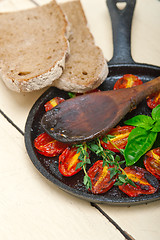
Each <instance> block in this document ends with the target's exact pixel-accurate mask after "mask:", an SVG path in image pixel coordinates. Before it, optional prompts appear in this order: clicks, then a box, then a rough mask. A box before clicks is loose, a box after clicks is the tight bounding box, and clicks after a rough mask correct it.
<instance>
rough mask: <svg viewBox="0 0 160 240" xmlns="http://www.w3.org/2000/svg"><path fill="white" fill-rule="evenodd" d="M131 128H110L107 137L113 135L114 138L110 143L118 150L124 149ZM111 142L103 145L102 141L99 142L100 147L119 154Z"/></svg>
mask: <svg viewBox="0 0 160 240" xmlns="http://www.w3.org/2000/svg"><path fill="white" fill-rule="evenodd" d="M133 128H135V127H133V126H123V127H121V126H117V127H115V128H112V129H111V130H110V131H109V132H108V134H107V135H113V136H115V137H114V138H112V139H111V140H110V141H111V142H112V143H113V144H114V145H115V146H116V147H118V148H119V149H124V148H125V146H126V145H127V141H128V136H129V134H130V132H131V131H132V130H133ZM111 142H109V141H108V142H107V143H105V142H104V141H103V140H101V144H102V147H103V148H104V149H109V150H111V151H113V152H119V150H118V149H117V148H116V147H114V145H113V144H112V143H111Z"/></svg>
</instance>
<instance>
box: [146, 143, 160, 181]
mask: <svg viewBox="0 0 160 240" xmlns="http://www.w3.org/2000/svg"><path fill="white" fill-rule="evenodd" d="M144 166H145V168H146V169H147V171H148V172H150V173H152V174H153V175H154V176H155V177H156V178H157V179H159V180H160V147H158V148H155V149H152V150H150V151H149V152H147V153H146V155H145V158H144Z"/></svg>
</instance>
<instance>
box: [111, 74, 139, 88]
mask: <svg viewBox="0 0 160 240" xmlns="http://www.w3.org/2000/svg"><path fill="white" fill-rule="evenodd" d="M141 84H143V82H142V80H141V79H139V78H138V77H137V76H135V75H133V74H125V75H123V77H121V78H119V79H118V80H117V82H116V83H115V85H114V87H113V90H117V89H120V88H130V87H135V86H137V85H141Z"/></svg>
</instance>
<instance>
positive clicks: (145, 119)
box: [124, 115, 155, 130]
mask: <svg viewBox="0 0 160 240" xmlns="http://www.w3.org/2000/svg"><path fill="white" fill-rule="evenodd" d="M154 122H155V121H154V120H153V119H152V118H151V117H149V116H146V115H137V116H135V117H133V118H131V119H129V120H127V121H125V122H124V123H125V124H127V125H131V126H136V127H142V128H144V129H146V130H149V129H151V128H152V126H153V124H154Z"/></svg>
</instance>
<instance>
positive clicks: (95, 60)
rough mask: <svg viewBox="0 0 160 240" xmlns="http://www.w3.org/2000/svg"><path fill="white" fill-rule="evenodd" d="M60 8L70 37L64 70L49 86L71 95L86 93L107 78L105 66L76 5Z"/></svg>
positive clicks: (62, 5) (71, 3)
mask: <svg viewBox="0 0 160 240" xmlns="http://www.w3.org/2000/svg"><path fill="white" fill-rule="evenodd" d="M60 6H61V8H62V10H63V11H64V13H65V14H66V15H67V18H68V21H69V22H70V26H71V31H72V35H71V36H70V39H69V40H70V56H69V58H68V59H67V62H66V68H65V70H64V72H63V74H62V75H61V77H60V78H59V79H57V80H56V81H54V82H53V85H54V86H55V87H57V88H60V89H63V90H66V91H72V92H79V93H82V92H86V91H90V90H92V89H94V88H97V87H98V86H99V85H100V84H101V83H102V82H103V81H104V79H105V78H106V77H107V75H108V65H107V63H106V60H105V59H104V56H103V53H102V50H101V49H100V48H99V47H97V46H96V45H95V43H94V39H93V36H92V34H91V33H90V31H89V29H88V27H87V20H86V17H85V15H84V12H83V9H82V5H81V3H80V1H71V2H66V3H63V4H61V5H60Z"/></svg>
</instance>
